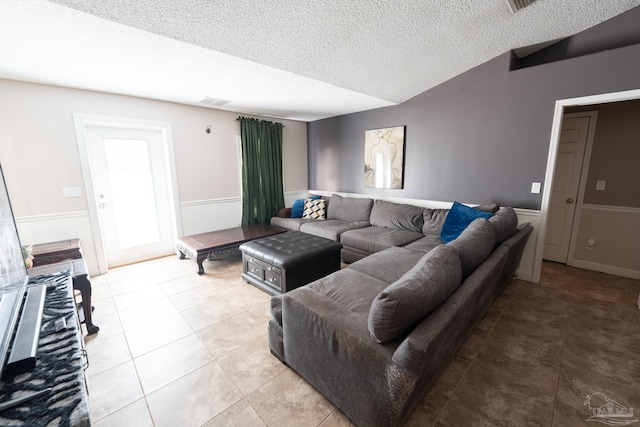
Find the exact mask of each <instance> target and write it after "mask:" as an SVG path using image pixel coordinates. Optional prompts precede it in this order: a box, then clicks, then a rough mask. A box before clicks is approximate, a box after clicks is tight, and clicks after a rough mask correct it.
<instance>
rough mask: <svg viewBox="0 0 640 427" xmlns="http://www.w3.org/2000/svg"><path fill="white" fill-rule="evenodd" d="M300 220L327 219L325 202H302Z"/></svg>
mask: <svg viewBox="0 0 640 427" xmlns="http://www.w3.org/2000/svg"><path fill="white" fill-rule="evenodd" d="M302 218H308V219H327V201H326V200H321V199H319V200H311V199H307V200H305V202H304V212H303V213H302Z"/></svg>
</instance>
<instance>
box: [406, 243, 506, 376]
mask: <svg viewBox="0 0 640 427" xmlns="http://www.w3.org/2000/svg"><path fill="white" fill-rule="evenodd" d="M507 254H508V250H507V249H506V248H504V247H499V248H498V249H496V250H495V251H494V252H493V253H492V254H491V255H490V256H489V257H488V258H487V259H486V260H485V261H484V262H483V263H482V264H481V265H480V266H479V267H478V268H477V269H476V270H475V271H474V272H473V273H471V275H470V276H469V277H468V278H467V279H466V280H465V281H463V282H462V284H461V285H460V287H458V289H457V290H456V291H455V292H454V293H453V294H452V295H451V296H450V297H449V299H447V300H446V301H445V302H444V303H442V305H441V306H440V307H438V308H437V309H436V311H434V312H433V313H431V314H430V315H429V316H428V317H426V318H425V319H424V320H423V321H422V322H421V323H419V324H418V325H417V326H416V327H415V328H414V329H413V330H412V331H411V332H410V333H409V335H407V337H406V338H405V339H404V340H403V341H402V343H401V344H400V345H399V346H398V348H397V350H396V352H395V354H394V355H393V361H394V362H395V363H397V364H398V365H399V366H402V367H403V368H404V369H407V370H409V371H413V372H421V371H422V373H421V374H420V376H421V377H425V378H431V377H435V376H436V375H437V374H438V372H439V370H440V369H442V368H444V367H446V366H447V364H448V362H449V361H450V360H451V359H453V357H454V356H455V354H456V352H457V351H458V350H459V349H460V347H462V344H463V343H464V341H465V340H466V338H467V336H468V335H469V334H471V333H472V332H473V330H474V328H475V326H476V325H477V324H478V323H479V322H480V320H482V318H483V317H484V315H485V314H486V312H487V310H488V309H489V306H490V305H491V303H492V302H493V299H494V298H495V296H496V293H497V288H498V281H499V277H500V274H501V273H502V269H503V267H504V264H505V261H506V258H507ZM427 371H428V372H427Z"/></svg>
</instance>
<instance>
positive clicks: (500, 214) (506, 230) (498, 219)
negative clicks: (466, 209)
mask: <svg viewBox="0 0 640 427" xmlns="http://www.w3.org/2000/svg"><path fill="white" fill-rule="evenodd" d="M489 224H491V225H492V226H493V231H495V233H496V244H495V245H496V246H498V245H500V244H502V242H504V241H505V240H507V238H509V237H510V236H512V235H513V234H514V233H515V232H516V230H517V228H518V215H517V214H516V211H514V210H513V208H509V207H506V208H505V207H501V208H500V209H498V211H497V212H496V214H495V215H494V216H492V217H491V218H489Z"/></svg>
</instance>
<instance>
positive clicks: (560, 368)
mask: <svg viewBox="0 0 640 427" xmlns="http://www.w3.org/2000/svg"><path fill="white" fill-rule="evenodd" d="M571 315H572V310H570V311H569V315H568V316H567V320H566V322H565V325H564V335H563V338H562V350H561V351H560V363H559V364H558V374H557V379H556V392H555V394H554V396H553V408H552V409H551V422H550V423H549V427H553V419H554V417H555V414H556V404H557V402H558V390H559V389H560V377H561V375H562V367H563V366H564V352H565V349H566V346H567V330H568V329H569V317H570V316H571Z"/></svg>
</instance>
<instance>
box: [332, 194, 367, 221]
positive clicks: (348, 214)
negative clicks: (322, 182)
mask: <svg viewBox="0 0 640 427" xmlns="http://www.w3.org/2000/svg"><path fill="white" fill-rule="evenodd" d="M372 206H373V199H368V198H358V197H342V196H340V195H339V194H334V195H332V196H331V200H330V203H329V208H328V212H327V219H339V220H342V221H351V222H359V221H367V222H369V216H370V215H371V207H372Z"/></svg>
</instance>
